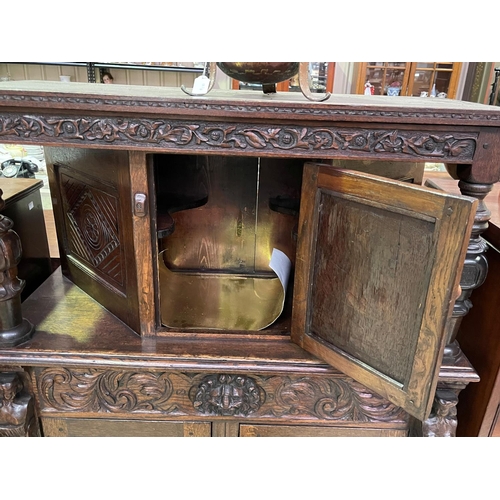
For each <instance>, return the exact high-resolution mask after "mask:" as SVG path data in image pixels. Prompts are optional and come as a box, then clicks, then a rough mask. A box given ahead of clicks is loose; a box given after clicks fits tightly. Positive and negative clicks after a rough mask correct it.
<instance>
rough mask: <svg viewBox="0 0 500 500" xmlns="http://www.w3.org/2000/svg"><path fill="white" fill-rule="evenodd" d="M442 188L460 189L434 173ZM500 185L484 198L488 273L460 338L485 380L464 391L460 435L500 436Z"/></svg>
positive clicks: (464, 349) (464, 322)
mask: <svg viewBox="0 0 500 500" xmlns="http://www.w3.org/2000/svg"><path fill="white" fill-rule="evenodd" d="M429 181H430V182H431V183H432V185H434V186H436V187H437V188H439V189H443V190H445V191H449V192H454V191H455V192H456V191H457V186H456V184H455V183H453V182H450V181H449V180H448V179H445V178H441V177H431V178H430V179H429ZM499 197H500V186H498V185H495V186H494V187H493V189H492V190H491V191H490V192H489V193H488V194H487V195H486V197H485V199H484V202H485V204H486V206H487V207H488V209H489V211H490V212H491V218H490V220H489V225H488V228H487V229H486V230H485V231H484V233H482V237H483V238H484V240H485V241H486V244H487V253H486V256H487V258H488V274H487V275H486V278H485V281H484V283H483V284H482V285H481V286H480V287H479V288H478V289H477V290H475V291H474V292H473V294H472V297H471V298H472V300H473V304H474V306H473V307H472V309H471V310H470V312H469V314H468V315H467V316H465V317H464V319H463V320H462V323H461V326H460V329H459V331H458V334H457V340H458V342H459V344H460V346H461V348H462V349H463V351H464V353H465V354H466V355H467V357H468V358H469V359H470V361H471V362H472V363H473V365H474V366H475V367H476V369H477V372H478V374H479V376H480V378H481V380H480V381H479V382H478V383H476V384H471V385H470V386H468V387H466V388H465V389H464V391H463V392H462V393H461V394H460V404H459V405H458V407H457V410H458V428H457V435H458V436H467V437H472V436H481V437H485V436H498V435H500V430H499V429H500V427H499V422H500V420H499V418H498V416H499V408H500V330H499V324H498V304H500V291H499V287H498V279H499V276H500V198H499Z"/></svg>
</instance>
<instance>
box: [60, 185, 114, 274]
mask: <svg viewBox="0 0 500 500" xmlns="http://www.w3.org/2000/svg"><path fill="white" fill-rule="evenodd" d="M65 188H66V190H65V191H66V195H67V199H68V202H69V203H70V207H69V209H68V211H67V216H68V222H69V224H68V229H69V231H68V237H69V242H70V245H71V250H72V252H73V253H74V254H75V255H76V256H78V257H80V258H81V259H83V260H85V261H86V262H88V263H89V264H91V265H92V266H93V267H95V268H96V269H99V270H100V271H101V272H102V273H104V274H106V275H107V276H109V277H110V278H112V279H113V280H115V281H117V282H118V283H120V284H122V281H123V279H122V276H123V273H122V264H121V259H120V251H119V247H120V240H119V235H118V218H117V199H116V197H113V196H111V195H110V194H108V193H105V192H103V191H100V190H98V189H93V188H92V187H90V186H86V185H84V184H80V183H78V182H75V181H74V179H73V180H71V181H69V182H68V183H67V184H66V186H65Z"/></svg>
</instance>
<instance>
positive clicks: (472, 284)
mask: <svg viewBox="0 0 500 500" xmlns="http://www.w3.org/2000/svg"><path fill="white" fill-rule="evenodd" d="M458 186H459V188H460V191H461V193H462V194H463V195H464V196H470V197H472V198H476V199H477V200H479V204H478V207H477V211H476V214H475V217H474V225H473V227H472V233H471V238H470V241H469V246H468V248H467V254H466V257H465V264H464V268H463V271H462V278H461V280H460V287H461V290H462V291H461V294H460V296H459V297H458V299H457V301H456V302H455V306H454V308H453V315H452V319H451V321H450V323H449V325H448V339H447V346H446V348H445V357H448V358H455V357H457V356H459V354H460V348H459V346H458V344H457V342H456V341H455V338H456V336H457V332H458V329H459V327H460V323H461V321H462V318H463V317H464V316H465V315H466V314H467V313H468V312H469V310H470V309H471V307H472V302H471V300H470V296H471V294H472V292H473V291H474V290H475V289H476V288H478V287H479V286H481V285H482V284H483V283H484V280H485V279H486V274H487V272H488V261H487V259H486V255H485V253H486V250H487V245H486V243H485V241H484V240H483V238H482V237H481V234H482V233H483V232H484V231H485V230H486V229H487V228H488V221H489V219H490V217H491V212H490V211H489V210H488V207H487V206H486V204H485V202H484V198H485V197H486V195H487V194H488V193H489V192H490V191H491V189H492V187H493V185H492V184H473V183H471V182H467V181H465V180H461V181H460V182H459V183H458Z"/></svg>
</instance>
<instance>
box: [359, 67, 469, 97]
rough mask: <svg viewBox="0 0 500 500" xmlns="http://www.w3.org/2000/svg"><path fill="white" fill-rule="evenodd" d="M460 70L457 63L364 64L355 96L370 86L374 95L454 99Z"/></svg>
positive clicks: (360, 70)
mask: <svg viewBox="0 0 500 500" xmlns="http://www.w3.org/2000/svg"><path fill="white" fill-rule="evenodd" d="M461 68H462V63H459V62H363V63H361V66H360V69H359V73H358V81H357V85H356V93H358V94H364V93H365V90H366V84H367V82H369V83H370V85H371V86H372V87H370V88H371V90H372V94H373V95H393V96H397V95H401V96H416V97H419V96H421V97H428V96H432V97H448V98H451V99H453V98H455V97H456V95H457V87H458V79H459V77H460V70H461Z"/></svg>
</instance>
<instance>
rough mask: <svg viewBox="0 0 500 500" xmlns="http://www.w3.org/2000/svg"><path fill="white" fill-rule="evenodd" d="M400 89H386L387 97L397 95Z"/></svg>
mask: <svg viewBox="0 0 500 500" xmlns="http://www.w3.org/2000/svg"><path fill="white" fill-rule="evenodd" d="M400 92H401V87H387V95H399V93H400Z"/></svg>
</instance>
